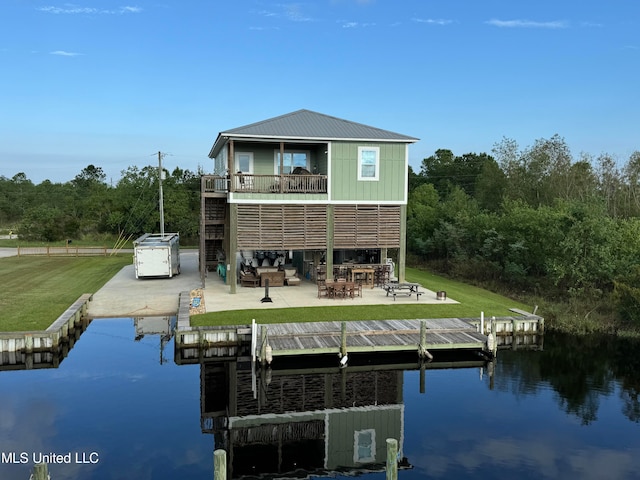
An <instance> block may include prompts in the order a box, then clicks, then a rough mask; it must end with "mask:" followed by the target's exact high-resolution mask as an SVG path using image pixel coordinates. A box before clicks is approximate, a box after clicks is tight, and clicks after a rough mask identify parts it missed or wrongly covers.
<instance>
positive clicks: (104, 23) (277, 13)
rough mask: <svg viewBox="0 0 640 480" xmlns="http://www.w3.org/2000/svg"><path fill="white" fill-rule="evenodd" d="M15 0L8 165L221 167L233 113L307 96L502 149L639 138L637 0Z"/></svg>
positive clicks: (416, 148)
mask: <svg viewBox="0 0 640 480" xmlns="http://www.w3.org/2000/svg"><path fill="white" fill-rule="evenodd" d="M129 2H130V0H122V1H119V0H116V1H107V0H103V1H101V0H74V2H73V3H69V2H67V3H65V2H57V1H56V0H52V1H41V0H2V2H1V4H0V65H2V67H1V70H0V72H1V73H0V175H4V176H5V177H9V178H10V177H12V176H13V175H14V174H16V173H18V172H25V173H26V174H27V176H28V177H29V178H30V179H31V180H32V181H34V182H35V183H39V182H40V181H42V180H44V179H50V180H51V181H54V182H64V181H68V180H71V179H73V177H74V176H75V175H76V174H77V173H79V172H80V171H81V170H82V169H83V168H84V167H86V166H87V165H89V164H94V165H97V166H100V167H102V168H103V169H104V171H105V172H106V173H107V175H108V177H109V178H112V179H113V180H114V181H116V180H117V179H119V178H120V172H121V170H123V169H126V168H127V167H128V166H130V165H137V166H139V167H142V166H145V165H148V164H155V162H156V161H157V160H156V158H157V157H156V152H158V151H162V152H165V153H167V154H168V155H167V156H166V157H165V161H164V162H165V165H166V166H167V168H169V169H173V167H175V166H179V167H181V168H186V169H190V170H193V171H195V170H196V169H197V168H198V166H201V167H202V168H204V170H205V171H206V172H208V171H211V169H212V164H211V163H212V162H211V161H210V160H209V159H208V157H207V154H208V152H209V149H210V147H211V145H212V144H213V142H214V140H215V138H216V135H217V134H218V132H220V131H221V130H227V129H230V128H234V127H238V126H242V125H245V124H248V123H253V122H255V121H260V120H264V119H266V118H270V117H274V116H277V115H281V114H284V113H288V112H291V111H294V110H298V109H301V108H306V109H310V110H315V111H318V112H321V113H325V114H328V115H333V116H337V117H341V118H345V119H347V120H352V121H356V122H360V123H365V124H368V125H372V126H375V127H379V128H384V129H387V130H392V131H396V132H399V133H403V134H406V135H411V136H414V137H418V138H420V139H421V140H420V141H419V142H418V143H416V144H414V145H413V146H412V147H411V153H410V163H411V165H412V166H413V167H414V168H416V169H419V166H420V163H421V161H422V159H423V158H425V157H427V156H429V155H431V154H433V152H434V151H435V150H436V149H438V148H448V149H451V150H453V152H454V153H456V154H458V155H462V154H463V153H468V152H476V153H482V152H490V151H491V148H492V147H493V145H494V144H495V143H497V142H500V141H501V140H502V139H503V138H504V137H507V138H510V139H514V140H516V141H517V142H518V143H519V145H520V147H521V148H525V147H527V146H529V145H532V144H533V143H534V141H535V140H536V139H539V138H549V137H551V136H552V135H554V134H556V133H557V134H559V135H560V136H562V137H564V138H565V140H566V141H567V143H568V145H569V146H570V148H571V150H572V153H573V154H574V157H576V158H577V157H578V156H579V155H580V153H581V152H586V153H589V154H592V155H594V156H597V155H599V154H601V153H605V152H606V153H608V154H611V155H613V156H614V157H615V158H617V159H618V161H619V162H621V163H624V162H625V161H626V160H627V159H628V157H629V155H630V154H631V153H632V152H633V151H634V150H639V149H640V115H639V113H640V94H639V88H638V85H639V84H640V79H639V78H640V33H638V32H640V25H639V24H640V2H638V1H637V0H610V1H608V2H604V1H594V0H581V1H578V0H572V1H565V0H554V1H548V0H538V1H536V2H522V1H517V0H486V1H480V0H448V1H442V0H439V1H435V0H395V1H392V0H313V1H311V0H309V1H301V2H286V1H285V2H276V1H270V0H261V1H242V0H236V1H226V2H225V1H215V0H206V1H205V0H180V1H178V0H157V1H156V0H153V1H148V0H140V1H138V2H135V3H129Z"/></svg>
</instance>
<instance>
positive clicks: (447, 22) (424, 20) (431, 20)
mask: <svg viewBox="0 0 640 480" xmlns="http://www.w3.org/2000/svg"><path fill="white" fill-rule="evenodd" d="M412 20H413V21H414V22H416V23H426V24H429V25H450V24H452V23H453V20H446V19H444V18H412Z"/></svg>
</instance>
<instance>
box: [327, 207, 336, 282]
mask: <svg viewBox="0 0 640 480" xmlns="http://www.w3.org/2000/svg"><path fill="white" fill-rule="evenodd" d="M333 232H334V206H333V205H327V276H326V278H327V279H329V278H330V279H332V280H333Z"/></svg>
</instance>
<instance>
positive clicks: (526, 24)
mask: <svg viewBox="0 0 640 480" xmlns="http://www.w3.org/2000/svg"><path fill="white" fill-rule="evenodd" d="M485 23H487V24H489V25H493V26H494V27H500V28H551V29H555V28H567V27H568V25H567V23H566V22H563V21H559V20H556V21H552V22H534V21H531V20H498V19H495V18H494V19H492V20H489V21H487V22H485Z"/></svg>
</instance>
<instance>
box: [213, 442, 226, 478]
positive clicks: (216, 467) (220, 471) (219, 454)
mask: <svg viewBox="0 0 640 480" xmlns="http://www.w3.org/2000/svg"><path fill="white" fill-rule="evenodd" d="M213 478H214V480H227V452H225V451H224V450H222V449H218V450H214V452H213Z"/></svg>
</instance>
